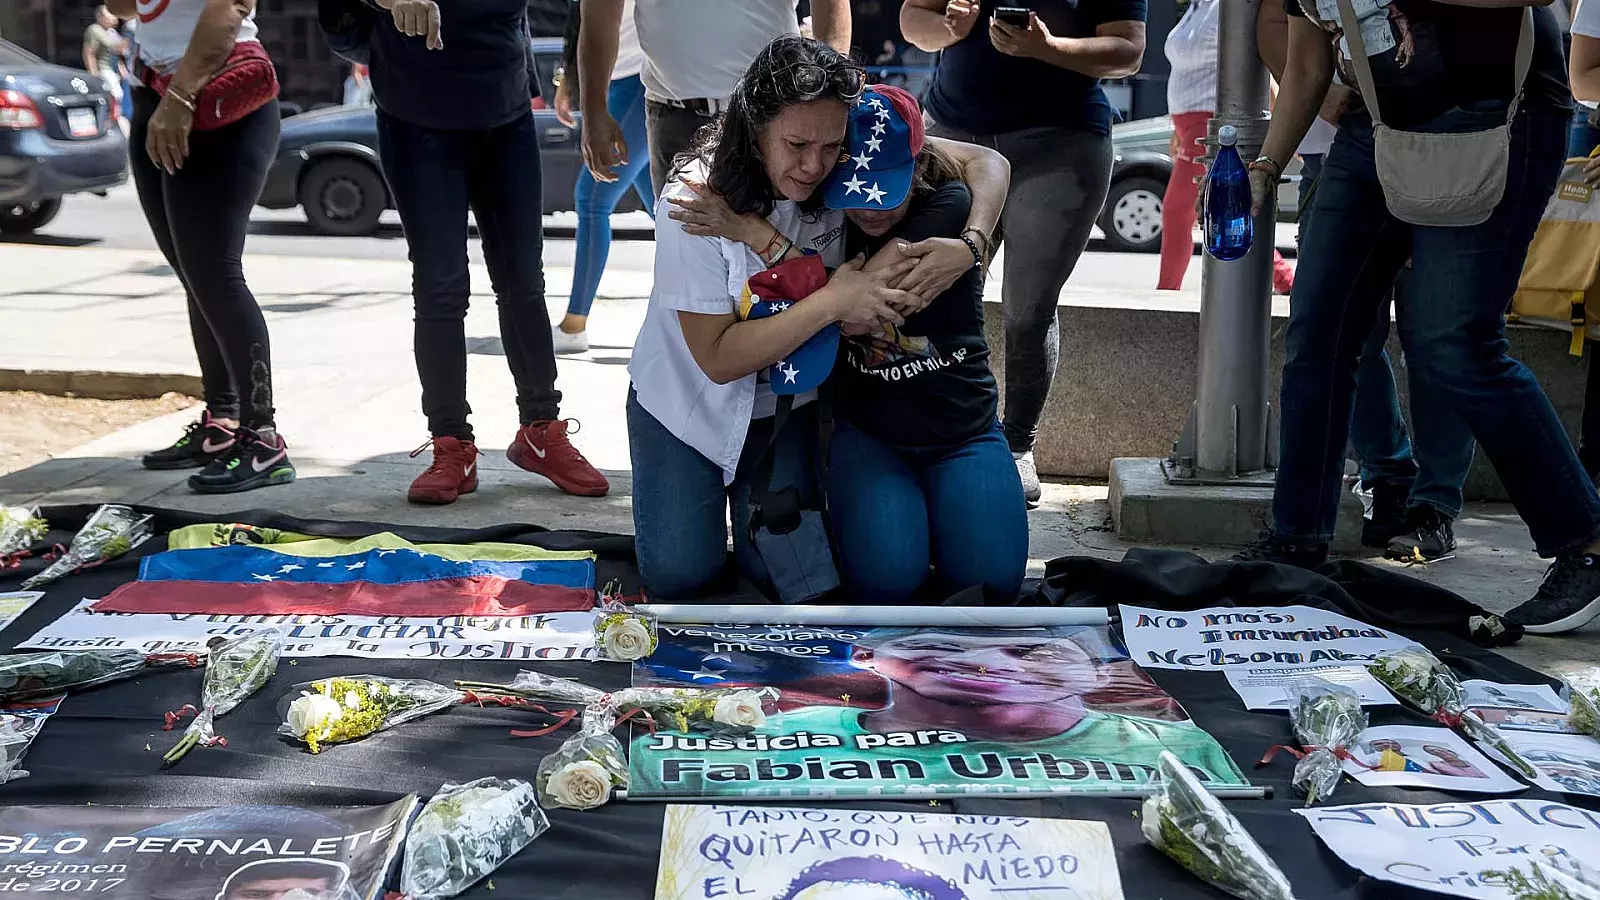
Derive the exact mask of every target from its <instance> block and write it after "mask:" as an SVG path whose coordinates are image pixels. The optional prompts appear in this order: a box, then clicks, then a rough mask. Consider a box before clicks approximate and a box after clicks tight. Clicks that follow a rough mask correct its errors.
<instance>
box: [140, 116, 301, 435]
mask: <svg viewBox="0 0 1600 900" xmlns="http://www.w3.org/2000/svg"><path fill="white" fill-rule="evenodd" d="M160 101H161V97H160V95H158V94H157V93H156V92H155V91H152V90H150V89H149V88H143V87H139V88H134V90H133V122H132V126H133V127H132V130H131V132H130V133H129V142H130V147H129V154H128V155H129V162H130V165H131V167H132V169H133V183H134V186H135V187H136V188H137V189H138V191H139V205H140V206H142V207H143V208H144V217H145V219H146V220H147V221H148V222H149V223H150V230H151V232H153V233H154V234H155V239H156V245H157V246H158V247H160V248H161V255H162V256H165V257H166V258H167V264H168V265H170V266H172V270H173V271H174V272H175V273H177V276H178V280H179V281H180V282H182V284H183V290H184V293H185V294H186V295H187V296H188V303H189V332H190V334H191V335H192V336H193V337H194V349H195V353H196V354H197V355H198V356H199V357H200V377H201V380H202V382H203V383H204V386H205V394H206V396H205V400H206V408H207V409H209V410H210V411H211V414H212V415H213V416H216V417H218V418H224V419H238V420H239V421H240V422H241V423H242V424H244V426H245V427H247V428H262V427H265V426H270V425H273V424H274V423H273V418H272V413H273V410H272V352H271V344H270V342H269V341H268V340H267V323H266V320H265V319H263V318H262V316H261V306H260V305H259V304H257V303H256V298H255V295H253V294H251V293H250V286H249V285H247V284H245V281H244V266H243V263H242V261H241V258H242V257H243V255H244V239H245V234H246V233H247V232H248V231H249V228H250V210H251V209H252V208H253V207H254V206H255V203H256V198H258V197H260V196H261V186H262V185H263V184H264V183H265V182H266V178H267V168H268V167H269V166H270V165H271V164H272V158H273V156H274V154H276V153H277V151H278V102H277V101H276V100H274V101H272V102H271V103H268V104H267V105H266V106H263V107H262V108H260V109H258V110H256V111H255V112H253V113H251V114H250V115H248V116H245V117H244V118H243V119H240V120H239V121H237V122H234V123H233V124H232V125H227V126H224V127H222V128H218V129H215V130H212V131H194V132H191V133H190V134H189V156H188V158H187V159H185V160H184V163H183V168H181V169H179V170H178V171H177V172H176V173H175V174H172V175H168V174H167V173H166V172H164V171H162V170H161V169H159V168H157V167H156V164H155V163H154V162H152V161H151V160H150V154H149V153H147V152H145V147H144V142H145V135H146V123H148V122H149V120H150V116H151V114H153V113H154V112H155V111H156V105H157V104H158V103H160Z"/></svg>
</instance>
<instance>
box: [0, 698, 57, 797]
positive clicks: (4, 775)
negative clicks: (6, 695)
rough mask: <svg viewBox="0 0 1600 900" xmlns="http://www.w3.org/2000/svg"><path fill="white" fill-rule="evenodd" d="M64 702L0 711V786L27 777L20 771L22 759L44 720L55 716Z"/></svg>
mask: <svg viewBox="0 0 1600 900" xmlns="http://www.w3.org/2000/svg"><path fill="white" fill-rule="evenodd" d="M65 699H66V697H52V698H50V699H48V700H35V701H33V702H30V703H18V704H14V705H11V706H7V707H5V708H4V709H0V784H5V783H6V782H8V781H11V780H13V779H16V778H27V777H28V772H27V770H25V769H23V768H22V757H23V755H25V754H26V753H27V752H28V747H30V746H31V745H32V744H33V739H34V737H35V736H37V735H38V734H39V730H40V729H42V728H44V723H45V720H46V719H48V718H50V717H51V716H53V715H55V712H56V710H57V709H58V708H60V706H61V701H63V700H65Z"/></svg>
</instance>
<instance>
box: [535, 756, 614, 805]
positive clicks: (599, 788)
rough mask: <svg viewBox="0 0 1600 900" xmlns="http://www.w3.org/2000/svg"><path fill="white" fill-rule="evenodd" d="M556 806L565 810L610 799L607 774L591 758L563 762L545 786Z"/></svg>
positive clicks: (600, 803)
mask: <svg viewBox="0 0 1600 900" xmlns="http://www.w3.org/2000/svg"><path fill="white" fill-rule="evenodd" d="M545 790H547V791H548V792H549V794H550V796H551V797H552V798H554V799H555V802H556V803H557V805H560V806H565V807H567V808H568V809H594V808H595V807H597V806H604V805H605V803H606V801H607V800H610V799H611V773H609V772H607V771H606V767H605V766H602V765H600V764H599V763H597V762H595V761H593V760H588V759H586V760H583V761H582V762H573V763H567V764H566V765H564V766H562V767H561V768H559V769H557V770H556V771H555V774H553V775H551V776H550V781H549V782H548V783H547V784H546V785H545Z"/></svg>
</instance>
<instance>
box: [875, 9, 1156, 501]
mask: <svg viewBox="0 0 1600 900" xmlns="http://www.w3.org/2000/svg"><path fill="white" fill-rule="evenodd" d="M1002 5H1003V4H1000V3H997V2H996V0H904V4H903V5H902V6H901V8H900V28H901V30H902V31H903V32H904V34H905V36H906V39H907V40H909V41H910V42H911V43H912V44H914V45H916V46H917V48H918V49H921V50H926V51H929V52H932V51H935V50H940V51H943V52H942V53H941V55H940V57H939V65H938V69H937V70H936V72H935V74H934V82H933V87H932V88H931V89H930V90H929V92H928V97H927V99H926V101H925V107H926V111H927V113H928V116H929V119H930V122H931V123H932V124H931V127H930V129H929V133H930V134H934V135H938V136H940V137H945V138H951V139H954V140H958V141H968V142H970V143H976V144H981V145H983V146H986V147H990V148H993V149H995V150H998V151H999V152H1000V153H1001V154H1003V155H1004V156H1005V157H1006V159H1007V160H1009V161H1010V163H1011V172H1012V177H1011V190H1010V194H1009V196H1008V197H1007V199H1006V206H1005V213H1004V215H1003V216H1002V218H1001V222H1000V225H1001V229H1002V231H1003V232H1005V233H1007V234H1013V235H1017V236H1019V240H1016V241H1012V242H1008V244H1007V247H1006V258H1005V271H1004V273H1003V274H1004V280H1003V281H1002V282H1001V303H1002V306H1003V307H1004V310H1005V383H1006V384H1005V406H1004V411H1003V415H1004V426H1003V427H1004V430H1005V437H1006V443H1007V445H1008V446H1010V448H1011V453H1012V456H1013V457H1014V458H1015V460H1016V464H1017V473H1018V475H1019V477H1020V478H1021V479H1022V487H1023V494H1024V496H1025V497H1026V498H1027V501H1028V503H1029V504H1030V505H1032V504H1037V503H1038V502H1039V498H1040V496H1041V490H1040V486H1039V473H1038V470H1037V469H1036V468H1035V466H1034V461H1033V444H1034V439H1035V438H1036V436H1037V435H1038V431H1039V419H1040V417H1041V416H1042V415H1043V414H1044V407H1045V401H1046V400H1047V399H1049V396H1050V382H1051V380H1052V379H1053V378H1054V377H1055V371H1056V362H1057V357H1058V355H1059V353H1060V335H1059V331H1058V326H1057V318H1056V305H1057V303H1058V302H1059V300H1060V294H1061V288H1062V286H1063V285H1065V284H1066V281H1067V278H1068V277H1069V276H1070V275H1071V274H1072V270H1073V267H1074V266H1076V265H1077V263H1078V257H1079V256H1080V255H1082V253H1083V250H1084V247H1085V246H1087V245H1088V243H1089V234H1090V231H1091V230H1092V229H1093V227H1094V223H1095V220H1096V219H1097V218H1098V217H1099V215H1100V211H1101V209H1102V208H1103V207H1104V206H1105V201H1106V192H1107V190H1108V189H1109V187H1110V184H1111V163H1112V157H1113V151H1112V146H1111V119H1112V111H1111V104H1110V102H1109V101H1108V100H1107V99H1106V94H1105V91H1104V90H1102V89H1101V87H1100V79H1102V78H1117V77H1122V76H1127V75H1132V74H1134V73H1136V72H1137V71H1139V64H1140V61H1141V60H1142V59H1143V58H1144V41H1145V24H1144V19H1145V0H1079V2H1073V0H1036V2H1034V4H1033V9H1032V10H1031V11H1029V12H1028V13H1027V15H1026V17H1025V18H1013V17H1011V14H1010V13H1009V12H997V7H998V6H1002Z"/></svg>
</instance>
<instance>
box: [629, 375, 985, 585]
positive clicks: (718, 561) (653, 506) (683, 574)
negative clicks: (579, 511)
mask: <svg viewBox="0 0 1600 900" xmlns="http://www.w3.org/2000/svg"><path fill="white" fill-rule="evenodd" d="M627 412H628V448H629V454H630V456H631V457H632V459H633V534H634V537H633V546H634V553H635V555H636V556H637V558H638V561H639V577H640V578H641V579H642V580H643V581H644V583H645V587H646V588H647V589H648V592H649V595H650V599H652V600H658V601H663V602H681V601H684V600H693V599H695V598H696V597H699V596H701V595H703V594H707V593H713V592H718V591H721V590H725V589H727V588H728V587H729V586H730V585H728V584H726V583H724V582H725V579H723V578H722V576H723V575H724V572H725V570H726V568H727V561H728V523H729V519H730V518H731V519H732V523H733V556H734V560H735V562H736V563H737V564H738V567H739V572H740V573H741V574H742V575H744V577H745V578H747V579H749V580H750V581H751V582H753V583H754V584H755V585H756V586H757V587H759V588H761V589H762V590H763V591H768V592H769V593H770V587H771V585H770V579H769V578H768V577H767V567H766V564H765V563H763V562H762V561H761V555H760V554H759V553H757V552H756V549H755V547H754V546H753V545H752V544H751V542H750V482H751V479H752V478H753V477H754V475H755V469H756V466H757V465H759V464H760V462H761V457H762V456H763V455H764V454H765V453H766V450H767V444H768V442H769V441H771V440H772V425H773V420H772V419H770V418H769V419H756V420H755V421H753V422H751V423H750V431H749V434H747V435H746V437H745V441H744V453H743V455H742V456H740V457H739V468H738V470H737V471H736V472H735V473H734V479H733V483H732V484H730V485H727V486H724V485H723V483H722V469H721V467H719V466H718V465H717V464H716V463H713V462H712V461H711V460H709V459H706V458H705V457H704V456H702V455H701V454H700V451H698V450H696V449H694V448H693V447H691V446H689V445H688V444H685V443H684V442H683V441H680V440H678V438H677V436H676V435H674V434H673V433H672V432H670V431H668V430H667V427H666V426H665V425H662V424H661V423H660V422H659V421H658V420H657V419H656V417H655V416H652V415H650V413H649V412H647V411H646V410H645V408H644V407H643V406H640V405H639V398H638V395H637V394H636V393H635V392H634V390H633V388H632V387H629V388H628V408H627ZM817 440H818V438H817V410H816V404H815V403H810V404H807V405H805V406H802V407H800V408H799V409H796V410H795V411H794V412H793V413H792V414H791V415H790V416H789V421H788V422H787V423H786V424H785V425H784V427H783V433H782V434H780V435H779V436H778V443H777V446H776V456H775V457H774V459H773V466H772V487H773V489H774V490H777V489H782V488H784V487H786V486H789V485H793V486H794V487H796V488H797V489H799V491H800V494H801V497H802V498H803V500H804V502H805V503H806V504H807V505H810V506H813V507H815V506H817V505H818V503H817V483H816V482H817V479H816V451H817ZM1008 458H1009V457H1008ZM730 512H731V516H730Z"/></svg>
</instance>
